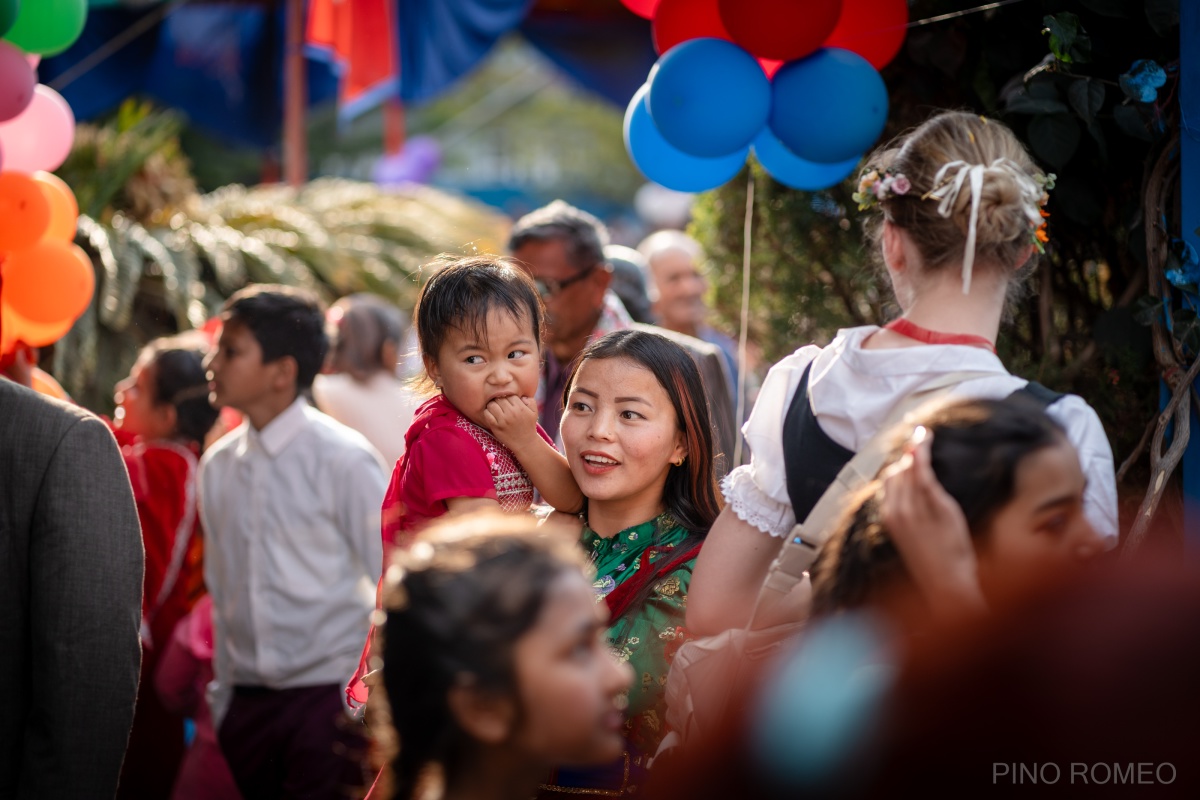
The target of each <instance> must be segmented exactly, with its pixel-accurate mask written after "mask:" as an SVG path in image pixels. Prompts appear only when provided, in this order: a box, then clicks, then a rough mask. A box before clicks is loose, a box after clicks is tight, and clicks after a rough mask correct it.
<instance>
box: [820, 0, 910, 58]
mask: <svg viewBox="0 0 1200 800" xmlns="http://www.w3.org/2000/svg"><path fill="white" fill-rule="evenodd" d="M906 25H908V3H907V2H905V0H842V16H841V17H839V18H838V24H837V27H836V28H834V29H833V33H831V34H829V38H828V39H827V40H826V41H825V46H826V47H840V48H842V49H843V50H851V51H853V52H855V53H858V54H859V55H860V56H862V57H863V58H865V59H866V60H867V61H870V62H871V66H873V67H874V68H875V69H883V67H884V66H885V65H886V64H887V63H888V62H889V61H891V60H892V59H893V58H895V57H896V53H899V52H900V47H901V45H903V44H904V35H905V34H906V33H907V32H908V28H906V27H905V26H906Z"/></svg>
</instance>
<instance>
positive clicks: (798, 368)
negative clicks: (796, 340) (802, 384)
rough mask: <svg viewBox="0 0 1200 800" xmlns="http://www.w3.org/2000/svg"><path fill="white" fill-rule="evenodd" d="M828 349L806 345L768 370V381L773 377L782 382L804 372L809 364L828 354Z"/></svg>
mask: <svg viewBox="0 0 1200 800" xmlns="http://www.w3.org/2000/svg"><path fill="white" fill-rule="evenodd" d="M835 341H836V340H835ZM827 349H828V348H824V347H820V346H819V345H815V344H806V345H804V346H802V347H800V348H798V349H796V350H794V351H793V352H792V353H790V354H789V355H786V356H784V357H783V358H781V359H779V360H778V361H776V362H775V363H774V364H773V365H772V366H771V368H770V369H769V370H767V380H768V381H769V380H771V378H772V376H774V377H775V380H780V379H784V378H786V377H787V376H790V375H791V374H792V373H795V372H802V371H803V370H804V369H805V368H806V367H807V366H808V365H809V364H811V363H812V362H813V361H815V360H816V358H817V356H819V355H821V354H822V353H824V352H826V350H827Z"/></svg>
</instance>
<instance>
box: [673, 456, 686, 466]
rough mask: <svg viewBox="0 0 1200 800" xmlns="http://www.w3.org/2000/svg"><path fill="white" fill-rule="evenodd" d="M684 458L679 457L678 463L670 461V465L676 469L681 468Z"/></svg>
mask: <svg viewBox="0 0 1200 800" xmlns="http://www.w3.org/2000/svg"><path fill="white" fill-rule="evenodd" d="M684 458H685V456H680V457H679V460H678V461H672V462H671V463H672V464H674V465H675V466H677V467H682V466H683V460H684Z"/></svg>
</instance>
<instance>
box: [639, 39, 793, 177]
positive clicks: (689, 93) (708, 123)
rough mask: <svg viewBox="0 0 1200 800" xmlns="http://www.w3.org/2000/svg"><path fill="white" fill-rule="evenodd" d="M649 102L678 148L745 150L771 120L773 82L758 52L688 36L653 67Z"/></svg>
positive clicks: (708, 152) (713, 153) (709, 152)
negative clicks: (756, 55)
mask: <svg viewBox="0 0 1200 800" xmlns="http://www.w3.org/2000/svg"><path fill="white" fill-rule="evenodd" d="M648 83H649V85H650V96H649V100H648V102H647V105H648V107H649V109H650V116H651V117H652V118H653V119H654V125H655V127H657V128H658V130H659V132H660V133H661V134H662V135H663V138H664V139H666V140H667V142H669V143H670V144H671V145H673V146H674V147H675V148H677V149H679V150H682V151H683V152H685V153H687V154H689V155H693V156H702V157H704V158H715V157H717V156H723V155H728V154H729V153H733V152H736V151H738V150H741V149H742V148H744V147H745V146H746V145H748V144H750V142H752V141H753V140H754V137H755V136H756V135H757V134H758V132H759V131H760V130H762V126H763V125H766V124H767V117H768V116H770V113H771V82H770V81H769V80H767V76H766V73H764V72H763V69H762V67H761V66H759V64H758V61H757V60H756V59H755V58H754V56H752V55H750V54H749V53H747V52H746V51H745V50H743V49H742V48H740V47H738V46H737V45H736V44H733V43H732V42H727V41H725V40H723V39H707V38H706V39H690V40H688V41H686V42H681V43H680V44H677V45H676V46H674V47H672V48H671V49H670V50H668V51H667V52H666V53H664V54H663V56H662V58H660V59H659V60H658V63H657V64H655V65H654V68H653V69H652V70H650V78H649V80H648Z"/></svg>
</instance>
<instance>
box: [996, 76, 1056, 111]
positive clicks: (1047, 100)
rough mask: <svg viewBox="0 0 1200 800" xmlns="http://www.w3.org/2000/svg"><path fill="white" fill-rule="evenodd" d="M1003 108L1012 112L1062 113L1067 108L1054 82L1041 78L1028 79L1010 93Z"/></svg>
mask: <svg viewBox="0 0 1200 800" xmlns="http://www.w3.org/2000/svg"><path fill="white" fill-rule="evenodd" d="M1005 108H1006V110H1008V111H1009V112H1010V113H1013V114H1062V113H1065V112H1066V111H1067V110H1068V109H1067V104H1066V103H1064V102H1063V101H1062V95H1061V94H1059V91H1058V88H1057V87H1056V86H1055V85H1054V82H1053V81H1051V80H1043V79H1036V80H1033V81H1030V82H1029V83H1028V84H1026V85H1025V87H1024V88H1022V89H1021V90H1020V91H1018V92H1017V93H1016V94H1013V95H1010V96H1009V98H1008V102H1007V103H1006V104H1005Z"/></svg>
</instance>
